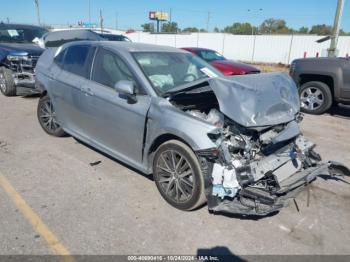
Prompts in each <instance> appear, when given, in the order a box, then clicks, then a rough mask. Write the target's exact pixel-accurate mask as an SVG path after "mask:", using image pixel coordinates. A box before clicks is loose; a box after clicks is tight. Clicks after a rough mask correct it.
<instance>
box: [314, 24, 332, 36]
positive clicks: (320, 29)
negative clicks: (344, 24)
mask: <svg viewBox="0 0 350 262" xmlns="http://www.w3.org/2000/svg"><path fill="white" fill-rule="evenodd" d="M310 34H314V35H331V34H332V27H331V26H330V25H325V24H322V25H314V26H312V28H311V30H310Z"/></svg>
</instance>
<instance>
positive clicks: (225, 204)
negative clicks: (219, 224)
mask: <svg viewBox="0 0 350 262" xmlns="http://www.w3.org/2000/svg"><path fill="white" fill-rule="evenodd" d="M319 175H328V176H334V175H350V171H349V169H348V168H347V167H345V166H344V165H342V164H340V163H337V162H328V163H324V164H321V165H318V166H315V167H310V168H308V169H306V170H303V171H302V172H298V173H295V174H294V175H292V176H290V177H289V178H287V179H285V180H284V181H282V183H281V184H280V189H279V190H278V191H277V192H275V194H273V195H271V194H269V193H268V192H263V191H260V192H258V191H259V190H256V191H255V192H254V191H251V190H250V191H248V193H247V192H245V190H246V189H244V188H243V189H241V192H240V193H239V195H238V196H237V197H235V198H234V199H233V200H228V199H225V200H220V199H219V198H217V197H214V196H208V209H209V210H210V211H213V212H218V213H230V214H236V215H251V216H266V215H268V214H269V213H273V212H276V211H278V210H280V209H281V208H283V207H285V206H287V205H288V203H289V201H290V200H292V199H293V198H295V197H296V196H297V195H298V194H299V193H300V192H301V191H302V190H303V189H305V188H306V186H308V185H309V184H310V183H312V182H313V181H314V180H315V179H316V178H317V176H319ZM252 192H253V193H252ZM254 194H255V195H254ZM247 196H248V197H247ZM249 196H251V197H249Z"/></svg>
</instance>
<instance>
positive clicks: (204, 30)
mask: <svg viewBox="0 0 350 262" xmlns="http://www.w3.org/2000/svg"><path fill="white" fill-rule="evenodd" d="M199 32H201V33H207V30H206V29H204V28H201V29H199Z"/></svg>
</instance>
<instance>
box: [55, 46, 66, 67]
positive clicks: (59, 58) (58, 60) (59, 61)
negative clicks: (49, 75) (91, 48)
mask: <svg viewBox="0 0 350 262" xmlns="http://www.w3.org/2000/svg"><path fill="white" fill-rule="evenodd" d="M66 50H67V49H64V50H63V51H62V50H61V51H60V52H59V54H58V55H57V56H56V57H55V58H54V61H55V63H56V64H57V65H58V66H59V67H62V66H63V59H64V55H65V54H66Z"/></svg>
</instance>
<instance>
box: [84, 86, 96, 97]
mask: <svg viewBox="0 0 350 262" xmlns="http://www.w3.org/2000/svg"><path fill="white" fill-rule="evenodd" d="M81 91H83V93H85V95H89V96H93V95H95V94H94V92H92V90H91V88H90V87H87V88H84V87H82V88H81Z"/></svg>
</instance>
